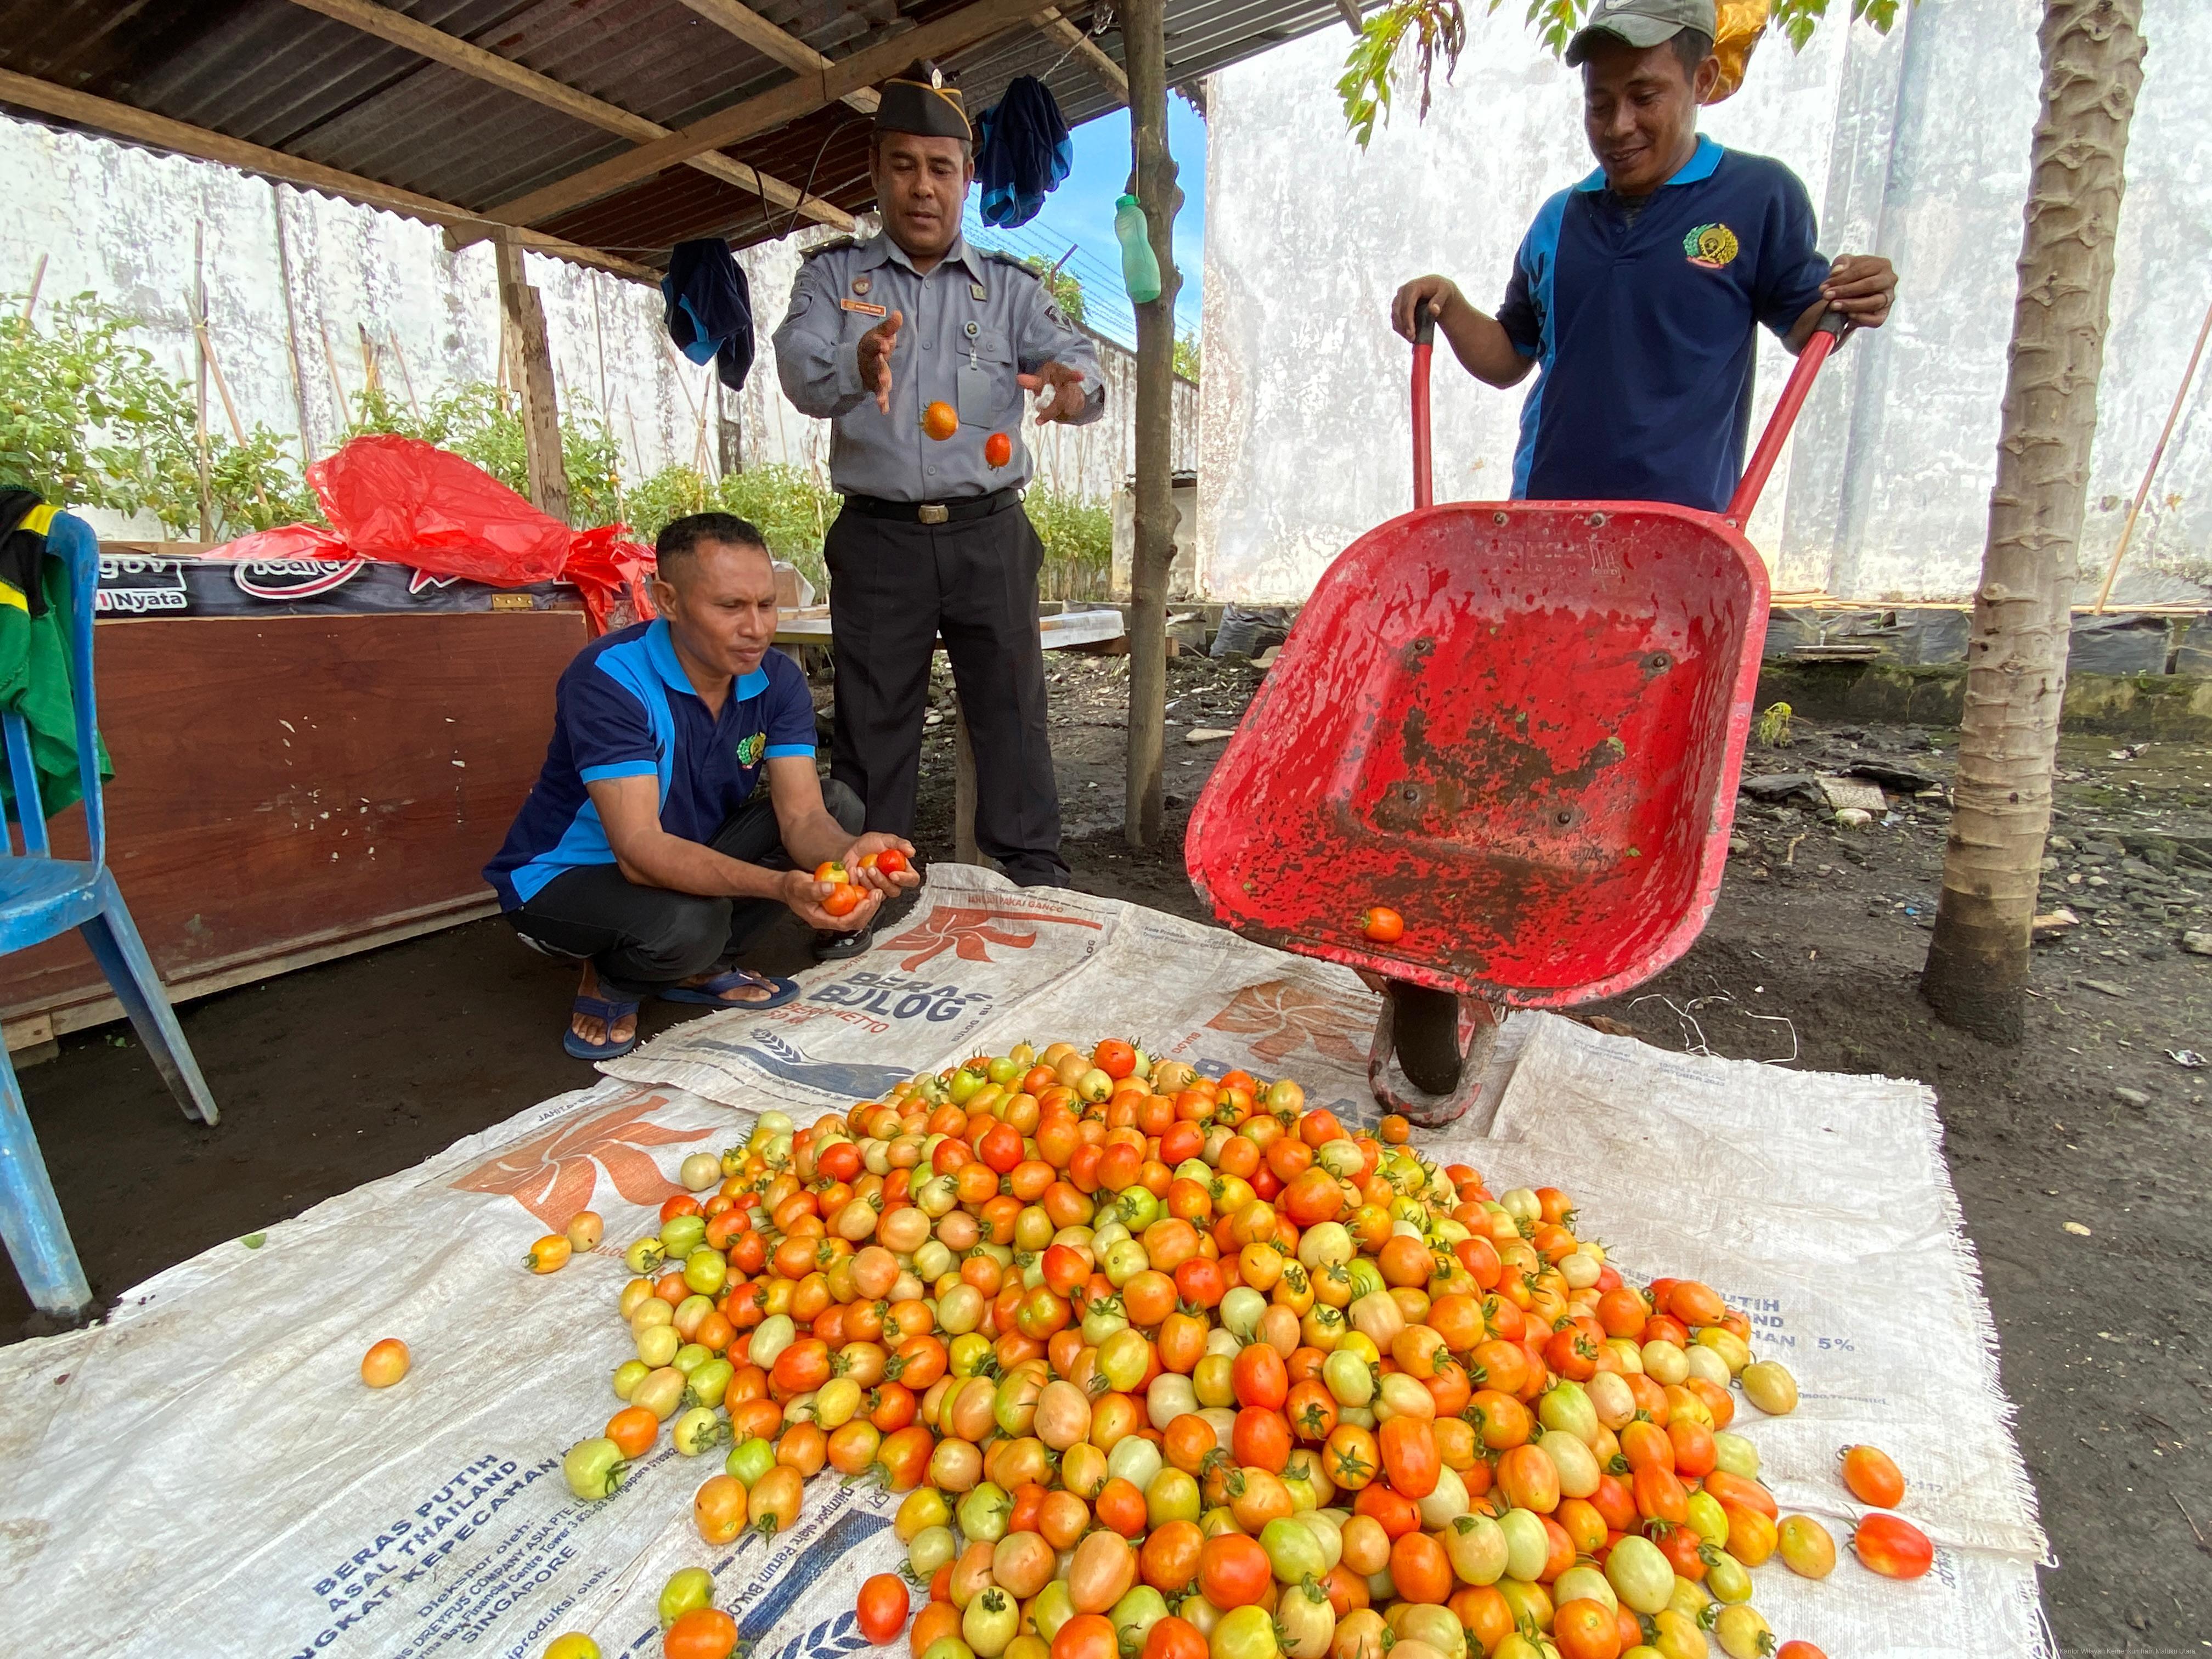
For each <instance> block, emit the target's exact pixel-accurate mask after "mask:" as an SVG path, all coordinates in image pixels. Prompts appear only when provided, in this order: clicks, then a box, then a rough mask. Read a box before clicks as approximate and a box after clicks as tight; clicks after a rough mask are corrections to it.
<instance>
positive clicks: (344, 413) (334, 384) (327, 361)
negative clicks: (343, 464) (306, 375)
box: [315, 323, 352, 450]
mask: <svg viewBox="0 0 2212 1659" xmlns="http://www.w3.org/2000/svg"><path fill="white" fill-rule="evenodd" d="M315 337H316V338H317V339H319V340H320V341H321V342H322V343H323V367H324V368H327V369H328V370H330V372H331V397H332V398H334V399H336V401H337V432H336V433H335V434H333V435H332V436H331V448H332V449H333V450H335V449H337V447H338V444H339V442H340V441H341V440H342V439H343V435H344V433H345V429H346V428H347V427H348V426H349V425H350V424H351V422H352V416H351V414H350V412H349V410H348V409H347V407H346V395H345V382H344V381H343V380H340V379H339V378H338V354H337V352H335V351H333V350H332V349H331V331H330V328H329V326H328V325H325V324H323V323H317V324H316V325H315Z"/></svg>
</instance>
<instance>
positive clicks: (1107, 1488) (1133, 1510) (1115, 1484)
mask: <svg viewBox="0 0 2212 1659" xmlns="http://www.w3.org/2000/svg"><path fill="white" fill-rule="evenodd" d="M1091 1509H1092V1510H1093V1511H1094V1512H1095V1513H1096V1514H1097V1516H1098V1523H1099V1525H1101V1526H1103V1527H1110V1528H1113V1530H1114V1531H1115V1532H1118V1533H1120V1534H1121V1536H1122V1537H1124V1538H1136V1537H1139V1536H1141V1535H1142V1534H1143V1533H1144V1530H1145V1495H1144V1493H1142V1492H1139V1491H1138V1490H1137V1488H1136V1486H1135V1485H1134V1484H1133V1482H1131V1481H1127V1480H1122V1479H1121V1477H1120V1476H1119V1475H1116V1476H1115V1478H1114V1479H1113V1480H1109V1481H1108V1482H1107V1483H1106V1484H1105V1485H1104V1486H1102V1487H1100V1488H1099V1491H1098V1496H1097V1498H1093V1499H1092V1500H1091Z"/></svg>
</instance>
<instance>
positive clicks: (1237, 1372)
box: [1185, 1264, 1426, 1498]
mask: <svg viewBox="0 0 2212 1659" xmlns="http://www.w3.org/2000/svg"><path fill="white" fill-rule="evenodd" d="M1185 1265H1188V1264H1185ZM1229 1378H1230V1386H1231V1387H1232V1388H1233V1389H1236V1391H1237V1404H1238V1405H1240V1406H1258V1407H1264V1408H1266V1409H1267V1410H1269V1411H1273V1410H1277V1409H1279V1407H1281V1406H1282V1403H1283V1401H1284V1400H1285V1398H1286V1397H1287V1396H1288V1395H1289V1392H1290V1386H1291V1378H1290V1373H1289V1372H1288V1371H1287V1370H1285V1369H1284V1368H1283V1357H1282V1355H1280V1354H1279V1353H1277V1352H1275V1351H1274V1349H1273V1347H1272V1346H1269V1345H1268V1344H1267V1343H1265V1342H1248V1343H1246V1344H1245V1345H1244V1346H1243V1347H1242V1348H1240V1349H1238V1350H1237V1358H1236V1362H1235V1363H1234V1364H1232V1365H1231V1367H1230V1372H1229ZM1239 1461H1240V1462H1242V1461H1243V1460H1241V1459H1240V1460H1239ZM1408 1495H1409V1496H1412V1497H1416V1498H1418V1497H1425V1496H1426V1493H1425V1492H1414V1493H1411V1494H1408Z"/></svg>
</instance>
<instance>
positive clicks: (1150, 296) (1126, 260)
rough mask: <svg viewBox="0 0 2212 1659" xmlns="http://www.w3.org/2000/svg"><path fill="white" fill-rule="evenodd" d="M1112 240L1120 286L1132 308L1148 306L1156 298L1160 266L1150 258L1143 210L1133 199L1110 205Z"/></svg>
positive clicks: (1129, 197)
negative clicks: (1116, 249) (1118, 260)
mask: <svg viewBox="0 0 2212 1659" xmlns="http://www.w3.org/2000/svg"><path fill="white" fill-rule="evenodd" d="M1114 240H1115V241H1117V242H1119V243H1121V286H1122V287H1123V288H1125V289H1128V291H1129V301H1130V303H1131V304H1133V305H1140V306H1141V305H1149V304H1150V303H1151V302H1152V301H1154V300H1157V299H1158V298H1159V297H1160V262H1159V261H1158V259H1155V258H1153V257H1152V237H1151V235H1150V234H1149V232H1148V231H1147V229H1146V225H1145V210H1144V209H1142V208H1140V207H1139V206H1138V205H1137V198H1136V197H1133V196H1124V197H1121V199H1120V200H1119V201H1117V202H1115V204H1114Z"/></svg>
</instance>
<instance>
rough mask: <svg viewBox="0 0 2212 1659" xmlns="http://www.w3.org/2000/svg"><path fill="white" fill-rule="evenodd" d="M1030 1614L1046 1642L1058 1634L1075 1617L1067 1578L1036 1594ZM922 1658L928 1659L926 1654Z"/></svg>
mask: <svg viewBox="0 0 2212 1659" xmlns="http://www.w3.org/2000/svg"><path fill="white" fill-rule="evenodd" d="M1030 1617H1031V1618H1032V1619H1034V1620H1036V1629H1037V1634H1038V1635H1039V1636H1042V1638H1044V1639H1045V1640H1046V1641H1048V1642H1049V1641H1051V1640H1052V1638H1054V1637H1055V1636H1057V1635H1059V1634H1060V1626H1062V1625H1064V1624H1066V1622H1067V1621H1068V1620H1071V1619H1073V1618H1074V1617H1075V1603H1074V1602H1073V1601H1070V1600H1069V1599H1068V1595H1067V1580H1066V1579H1065V1578H1055V1579H1054V1580H1053V1581H1052V1582H1051V1583H1049V1584H1047V1585H1046V1586H1045V1587H1044V1588H1043V1589H1041V1590H1039V1591H1038V1592H1037V1594H1036V1601H1033V1602H1031V1603H1030ZM922 1659H928V1656H927V1654H925V1655H923V1656H922Z"/></svg>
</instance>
